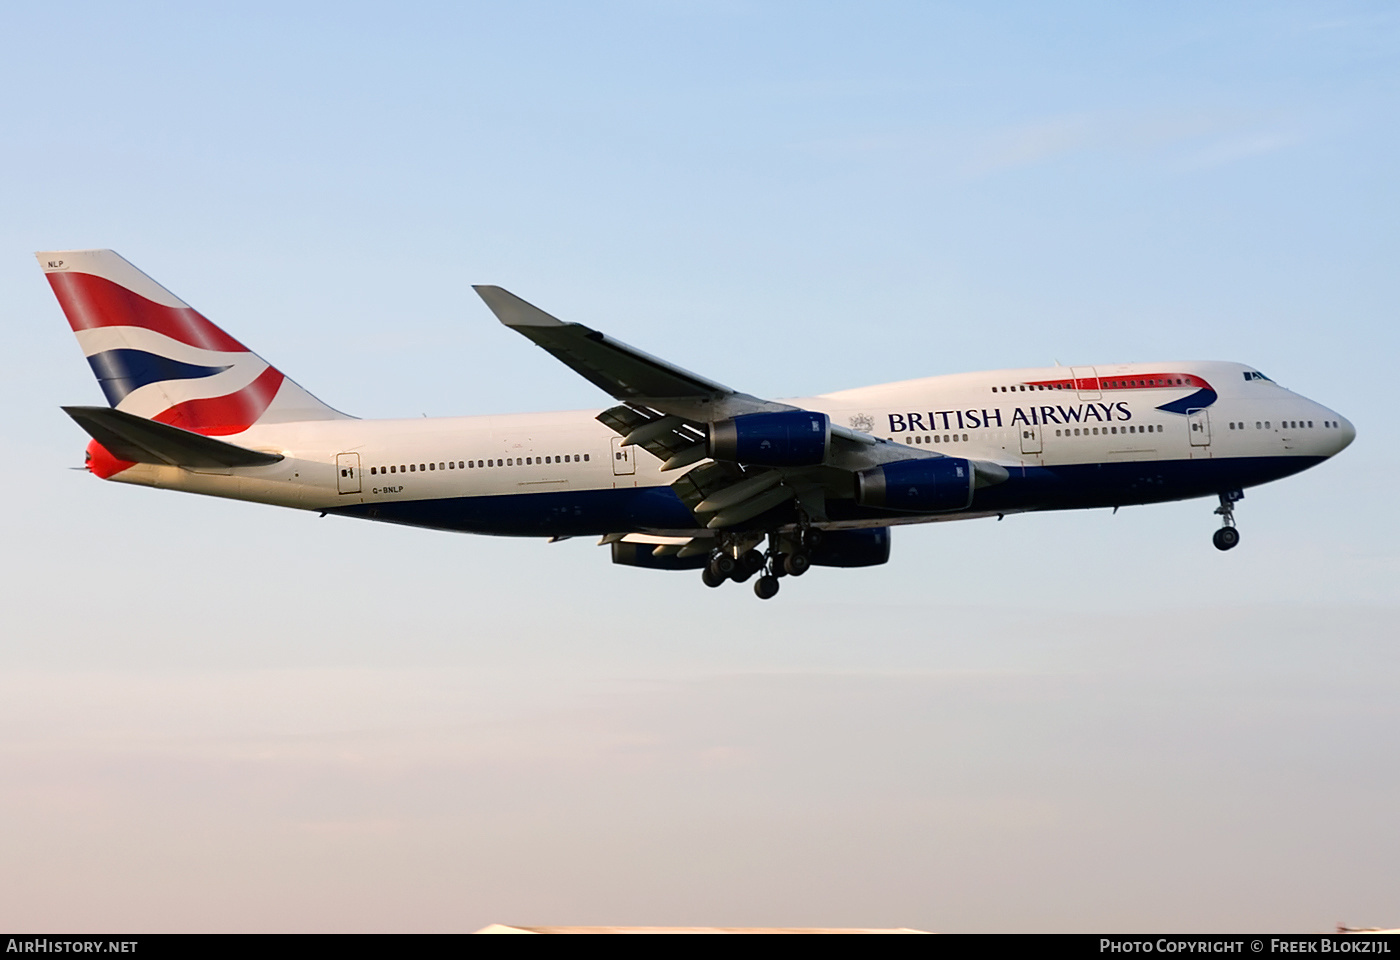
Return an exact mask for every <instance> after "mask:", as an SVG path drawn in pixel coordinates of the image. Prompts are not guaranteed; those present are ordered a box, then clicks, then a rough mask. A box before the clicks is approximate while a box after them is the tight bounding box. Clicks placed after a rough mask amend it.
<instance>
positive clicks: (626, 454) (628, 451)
mask: <svg viewBox="0 0 1400 960" xmlns="http://www.w3.org/2000/svg"><path fill="white" fill-rule="evenodd" d="M612 455H613V457H612V461H613V476H614V477H630V476H631V475H632V474H634V473H636V472H637V461H636V460H635V459H634V458H635V457H636V455H637V448H636V447H635V446H630V447H624V446H623V445H622V437H613V438H612Z"/></svg>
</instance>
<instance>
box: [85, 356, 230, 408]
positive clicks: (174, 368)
mask: <svg viewBox="0 0 1400 960" xmlns="http://www.w3.org/2000/svg"><path fill="white" fill-rule="evenodd" d="M88 363H89V364H90V365H91V366H92V372H93V373H94V374H96V375H97V382H98V383H99V384H100V385H101V386H102V392H103V393H105V394H106V395H107V402H108V403H109V404H111V405H112V406H114V407H115V406H116V405H117V404H119V403H121V402H122V399H123V398H124V397H125V396H126V395H127V394H128V393H131V391H133V390H136V389H138V388H140V387H144V386H146V385H147V384H149V383H160V382H161V381H163V380H199V379H202V378H204V377H212V376H214V375H215V374H216V373H223V372H224V371H225V370H227V369H228V368H229V367H230V366H232V364H229V365H228V366H223V367H202V366H199V365H198V364H194V363H182V362H181V361H179V360H171V359H170V358H169V357H162V356H161V355H160V354H157V353H147V352H146V351H145V350H126V349H123V350H105V351H103V352H102V353H96V354H93V355H92V356H90V357H88Z"/></svg>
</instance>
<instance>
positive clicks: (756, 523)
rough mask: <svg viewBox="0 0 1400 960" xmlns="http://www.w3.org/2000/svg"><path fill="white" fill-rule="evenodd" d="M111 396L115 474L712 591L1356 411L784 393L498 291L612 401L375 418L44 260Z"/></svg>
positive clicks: (1063, 506) (99, 411)
mask: <svg viewBox="0 0 1400 960" xmlns="http://www.w3.org/2000/svg"><path fill="white" fill-rule="evenodd" d="M38 258H39V263H40V265H41V266H42V267H43V270H44V273H45V274H46V275H47V277H48V280H49V283H50V285H51V286H52V287H53V290H54V293H55V294H56V295H57V296H58V302H59V304H60V305H61V306H62V308H63V312H64V313H65V314H66V315H67V317H68V323H69V325H70V326H71V327H72V328H73V332H74V333H75V334H76V335H77V337H78V344H79V346H81V347H82V350H83V354H84V355H85V356H86V357H87V360H88V363H89V364H90V365H91V366H92V370H93V372H94V373H95V374H96V375H97V381H98V383H99V385H100V386H101V387H102V392H103V393H104V394H105V395H106V398H107V404H108V405H107V406H82V407H76V406H75V407H64V410H65V411H66V412H67V413H68V415H69V416H71V417H72V418H73V419H74V420H75V421H77V423H78V424H79V426H81V427H82V428H83V429H84V430H86V431H87V432H88V434H90V435H91V437H92V441H91V442H90V443H89V444H88V448H87V468H88V470H90V471H91V472H92V473H94V474H96V475H97V476H98V477H101V478H102V479H105V480H117V481H120V482H123V483H136V484H143V485H145V486H152V487H162V488H169V489H172V490H184V491H187V492H191V493H203V494H208V495H210V496H216V497H232V498H235V499H239V500H252V501H255V502H258V503H271V504H276V505H279V506H284V507H296V508H299V509H303V510H316V511H321V512H323V513H336V514H341V515H344V516H349V517H361V518H364V519H367V520H383V521H387V522H389V523H402V524H409V525H412V526H419V527H430V528H433V529H437V530H455V531H464V532H468V533H486V534H498V535H503V536H518V537H548V538H551V539H562V538H565V537H574V536H583V535H588V536H601V537H602V541H601V542H602V543H604V544H608V545H610V549H611V551H612V560H613V562H614V563H620V564H626V565H629V566H636V567H649V568H652V569H660V570H678V569H699V570H701V571H702V576H703V579H704V582H705V583H706V584H707V585H708V586H711V587H718V586H720V585H721V584H723V583H725V582H726V581H731V580H732V581H736V582H743V581H745V580H747V579H749V578H750V577H752V576H754V575H755V574H757V575H759V576H758V580H757V581H756V583H755V590H754V592H755V593H757V594H758V596H759V597H761V598H763V599H768V598H770V597H772V596H774V595H775V594H776V593H777V592H778V585H779V578H781V577H784V576H789V575H790V576H800V575H801V574H803V573H805V572H806V571H807V569H808V568H809V567H810V566H811V565H813V564H816V565H819V566H830V567H861V566H872V565H875V564H882V563H885V562H886V561H887V560H888V559H889V555H890V529H891V528H892V527H895V526H898V525H901V524H908V523H928V522H931V521H935V520H963V519H971V518H975V517H991V516H1002V515H1005V514H1007V513H1015V512H1023V511H1031V510H1069V509H1088V508H1094V507H1114V508H1116V507H1120V506H1126V505H1129V504H1144V503H1157V502H1162V501H1167V500H1182V499H1186V498H1190V497H1216V498H1218V500H1219V506H1218V507H1217V508H1216V509H1215V513H1216V514H1218V515H1219V516H1220V518H1221V524H1222V525H1221V526H1220V528H1219V529H1218V530H1216V532H1215V539H1214V542H1215V546H1216V547H1217V548H1219V549H1221V550H1229V549H1231V548H1232V547H1234V546H1235V545H1236V544H1237V543H1238V542H1239V532H1238V530H1237V528H1236V527H1235V516H1234V508H1235V504H1236V502H1238V501H1239V500H1240V499H1241V498H1242V497H1243V496H1244V493H1243V491H1244V489H1245V488H1246V487H1250V486H1254V485H1256V484H1261V483H1267V482H1269V481H1271V480H1278V479H1281V478H1283V477H1287V476H1289V475H1290V474H1294V473H1298V472H1299V471H1301V470H1306V469H1307V468H1308V467H1311V466H1315V465H1316V464H1319V463H1321V462H1322V461H1323V460H1326V459H1327V458H1328V457H1331V456H1333V455H1334V454H1336V453H1339V452H1340V451H1341V450H1343V449H1344V448H1345V447H1346V446H1347V445H1348V444H1349V443H1351V441H1352V439H1353V437H1354V436H1355V431H1354V430H1353V429H1352V425H1351V424H1350V423H1348V422H1347V421H1346V419H1345V418H1343V417H1341V416H1340V415H1338V414H1336V413H1334V412H1333V411H1331V410H1329V409H1327V408H1326V407H1324V406H1322V405H1321V404H1318V403H1315V402H1313V401H1312V400H1309V399H1307V398H1306V397H1302V396H1299V395H1298V394H1296V393H1293V392H1291V391H1289V390H1286V389H1284V388H1283V387H1280V386H1279V385H1278V384H1276V383H1274V382H1273V381H1272V380H1270V379H1269V378H1268V377H1266V376H1265V375H1264V374H1263V373H1261V372H1259V371H1258V370H1255V369H1253V368H1252V367H1248V366H1245V365H1243V364H1239V363H1227V362H1220V361H1204V362H1202V361H1171V362H1161V363H1118V364H1104V365H1097V366H1075V367H1059V366H1056V367H1050V368H1045V369H1038V370H998V371H992V372H989V373H964V374H955V375H951V376H939V377H929V378H927V379H923V380H909V381H905V382H902V383H890V384H883V385H881V386H875V387H862V388H860V389H856V390H844V391H841V392H838V393H828V394H823V395H821V396H816V397H806V398H801V399H795V400H783V401H774V400H764V399H760V398H759V397H755V396H751V395H749V394H747V393H740V392H738V391H736V390H733V389H731V388H729V387H726V386H724V385H722V384H719V383H716V382H715V381H713V380H710V379H708V378H706V377H703V376H700V375H698V374H694V373H690V372H689V371H687V370H683V369H681V368H680V367H677V366H674V365H672V364H670V363H667V362H666V361H664V360H659V359H657V358H656V357H652V356H649V355H647V354H645V353H643V352H641V351H640V350H636V349H633V348H632V347H629V346H627V345H626V344H623V343H619V342H618V341H616V340H613V339H611V338H610V337H608V336H606V335H604V334H602V333H599V332H598V331H596V330H591V329H589V328H588V327H585V326H581V325H580V324H577V323H565V322H562V321H560V320H556V319H555V318H554V317H552V316H550V315H549V314H547V313H545V312H543V311H542V310H539V309H538V308H536V307H533V306H531V305H530V304H528V303H526V302H525V301H524V300H521V299H520V298H518V297H516V296H514V295H513V294H511V293H508V292H507V291H505V290H502V289H501V288H500V287H492V286H479V287H476V288H475V289H476V291H477V293H478V294H480V295H481V298H482V300H484V301H485V302H486V305H487V306H488V307H489V308H490V309H491V311H492V312H493V313H495V315H496V316H497V318H499V319H500V321H501V322H502V323H503V324H505V325H506V326H507V327H510V328H511V329H513V330H515V331H517V332H519V333H521V334H523V335H524V336H526V337H528V338H529V339H530V340H533V341H534V342H535V343H536V344H538V345H539V346H541V347H543V348H544V349H545V350H547V351H549V352H550V353H551V354H553V355H554V356H555V357H557V358H558V359H559V360H561V361H563V363H564V364H565V365H567V366H569V367H571V368H572V369H573V370H574V371H575V372H576V373H579V374H581V375H582V376H583V377H585V378H586V379H587V380H589V382H591V383H593V384H594V385H595V386H597V387H599V388H601V389H602V390H604V391H605V392H607V393H608V394H610V395H611V396H612V397H613V399H614V400H616V401H617V404H616V405H615V406H612V407H610V408H608V409H607V410H603V411H602V412H598V411H594V410H588V411H577V412H568V413H527V414H518V415H514V416H491V417H453V418H442V419H426V418H425V419H419V420H360V419H356V418H354V417H351V416H347V415H346V414H343V413H340V412H339V411H337V410H334V409H332V408H331V407H328V406H326V405H325V404H324V403H322V402H321V401H319V400H317V399H316V398H315V397H313V396H312V395H311V394H309V393H307V392H306V391H305V390H303V389H302V388H301V387H300V386H298V385H297V384H295V383H293V382H292V381H291V380H289V379H288V378H287V377H285V376H284V375H283V374H282V372H281V371H279V370H278V369H277V368H275V367H273V366H271V365H270V364H268V363H267V361H265V360H263V359H262V358H261V357H259V356H258V355H257V354H255V353H253V352H252V351H251V350H249V349H248V348H247V347H245V346H244V345H243V344H242V343H240V342H239V341H237V340H235V339H234V338H233V337H231V336H229V335H228V334H227V333H225V332H224V331H223V330H222V329H220V328H219V327H217V326H215V325H214V324H213V323H211V322H210V321H209V320H207V319H206V318H205V317H204V316H202V315H201V314H200V313H198V312H197V311H195V310H194V309H193V308H192V307H190V306H189V305H188V304H186V303H185V302H184V301H183V300H180V299H179V298H178V297H176V296H175V295H173V294H172V293H170V292H169V291H168V290H166V289H165V288H163V287H161V286H160V285H159V284H157V283H156V282H155V281H153V280H151V279H150V278H149V277H147V276H146V275H145V274H143V273H141V272H140V271H139V270H137V269H136V268H135V267H133V266H132V265H131V264H130V263H128V262H127V261H126V260H124V259H122V258H121V257H120V256H118V255H117V254H116V253H114V252H112V251H111V250H68V251H57V252H53V253H40V254H38Z"/></svg>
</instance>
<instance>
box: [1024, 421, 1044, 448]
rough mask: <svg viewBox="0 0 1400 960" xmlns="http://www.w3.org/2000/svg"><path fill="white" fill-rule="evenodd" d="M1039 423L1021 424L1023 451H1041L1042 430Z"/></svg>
mask: <svg viewBox="0 0 1400 960" xmlns="http://www.w3.org/2000/svg"><path fill="white" fill-rule="evenodd" d="M1041 429H1042V427H1041V426H1040V425H1039V424H1033V423H1023V424H1021V452H1022V453H1040V431H1041Z"/></svg>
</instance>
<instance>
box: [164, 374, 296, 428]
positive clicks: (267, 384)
mask: <svg viewBox="0 0 1400 960" xmlns="http://www.w3.org/2000/svg"><path fill="white" fill-rule="evenodd" d="M282 380H283V377H282V374H281V373H280V372H279V371H278V370H277V368H276V367H268V368H267V369H266V370H264V371H263V372H262V375H261V376H259V377H258V379H256V380H254V381H253V382H252V383H250V384H248V386H246V387H244V388H243V389H242V390H239V391H238V392H237V393H230V394H229V395H228V396H225V397H209V398H207V399H204V400H186V401H185V402H184V403H177V404H175V406H173V407H171V408H169V409H168V410H164V411H162V412H160V413H158V414H156V415H155V416H154V417H152V418H151V419H152V420H157V421H159V422H161V423H168V424H170V425H171V426H172V427H180V428H182V429H184V430H189V431H192V432H194V433H202V434H204V435H205V436H215V437H222V436H227V435H228V434H230V433H242V432H243V431H244V430H247V429H248V428H249V427H251V426H252V425H253V424H254V423H256V422H257V419H258V417H261V416H262V415H263V411H265V410H266V409H267V407H268V404H270V403H272V398H273V397H275V396H277V390H278V388H280V387H281V386H282Z"/></svg>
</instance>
